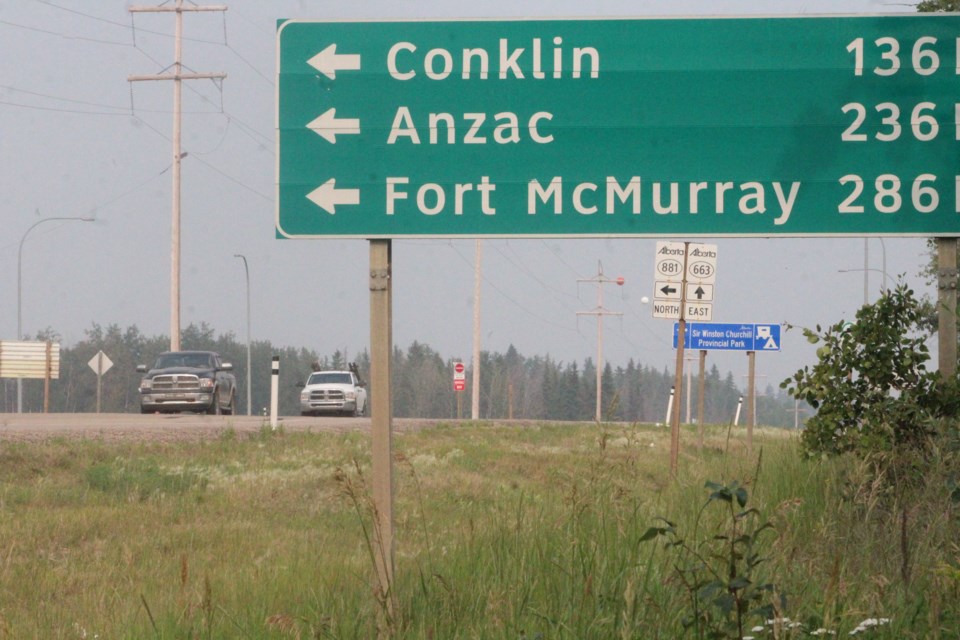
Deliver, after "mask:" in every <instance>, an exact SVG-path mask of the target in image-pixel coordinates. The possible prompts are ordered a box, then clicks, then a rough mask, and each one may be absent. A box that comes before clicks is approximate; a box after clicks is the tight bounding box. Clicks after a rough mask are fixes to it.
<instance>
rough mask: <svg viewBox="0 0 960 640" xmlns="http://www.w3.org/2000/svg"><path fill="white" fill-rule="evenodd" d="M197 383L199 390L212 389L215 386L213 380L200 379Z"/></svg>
mask: <svg viewBox="0 0 960 640" xmlns="http://www.w3.org/2000/svg"><path fill="white" fill-rule="evenodd" d="M199 382H200V388H201V389H213V387H214V385H215V380H214V379H213V378H200V380H199Z"/></svg>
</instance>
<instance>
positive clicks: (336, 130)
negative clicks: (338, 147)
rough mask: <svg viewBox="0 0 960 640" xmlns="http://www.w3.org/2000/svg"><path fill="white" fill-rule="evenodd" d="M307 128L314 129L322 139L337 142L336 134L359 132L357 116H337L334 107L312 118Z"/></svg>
mask: <svg viewBox="0 0 960 640" xmlns="http://www.w3.org/2000/svg"><path fill="white" fill-rule="evenodd" d="M307 128H308V129H310V130H311V131H314V132H315V133H317V134H318V135H321V136H323V139H324V140H326V141H327V142H330V143H332V144H337V135H338V134H341V133H360V120H359V118H339V119H338V118H337V110H336V109H328V110H327V111H325V112H324V113H323V115H321V116H320V117H318V118H316V119H314V120H313V121H312V122H310V124H308V125H307Z"/></svg>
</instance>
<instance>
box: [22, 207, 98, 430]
mask: <svg viewBox="0 0 960 640" xmlns="http://www.w3.org/2000/svg"><path fill="white" fill-rule="evenodd" d="M54 220H61V221H71V220H79V221H80V222H93V221H94V219H93V218H83V217H79V216H56V217H53V218H44V219H43V220H37V221H36V222H34V223H33V224H32V225H30V228H29V229H27V230H26V231H25V232H24V233H23V237H22V238H20V246H19V248H18V249H17V340H23V307H22V302H23V243H24V242H26V240H27V236H28V235H30V232H31V231H33V230H34V229H36V228H37V227H38V226H40V225H41V224H43V223H44V222H53V221H54ZM17 413H23V379H22V378H17Z"/></svg>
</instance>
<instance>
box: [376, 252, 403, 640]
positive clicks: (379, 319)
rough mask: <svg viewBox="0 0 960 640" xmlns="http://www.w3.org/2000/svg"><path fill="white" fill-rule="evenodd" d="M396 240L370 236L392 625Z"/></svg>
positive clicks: (381, 523)
mask: <svg viewBox="0 0 960 640" xmlns="http://www.w3.org/2000/svg"><path fill="white" fill-rule="evenodd" d="M392 248H393V245H392V241H391V240H370V396H371V398H370V422H371V425H370V430H371V435H372V440H373V445H372V465H373V503H374V507H375V510H376V513H375V514H374V516H375V522H374V533H375V536H374V545H375V547H374V556H375V562H376V570H377V590H378V593H377V597H378V599H380V600H381V602H383V607H384V609H383V610H382V613H383V614H385V615H386V616H387V618H388V620H387V623H388V625H389V624H390V622H391V621H392V620H393V619H394V617H395V615H396V611H397V606H396V602H395V600H396V595H395V593H394V590H393V576H394V551H393V401H392V400H393V395H392V389H391V385H390V358H391V355H392V353H391V352H392V351H393V310H392V298H393V295H392V293H393V286H392V282H391V275H392V274H391V271H392V253H393V251H392Z"/></svg>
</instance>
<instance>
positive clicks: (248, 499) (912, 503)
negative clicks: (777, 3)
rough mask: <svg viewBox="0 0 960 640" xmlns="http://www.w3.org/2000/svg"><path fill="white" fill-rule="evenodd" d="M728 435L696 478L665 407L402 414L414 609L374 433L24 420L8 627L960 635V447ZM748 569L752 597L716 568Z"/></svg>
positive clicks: (239, 634) (0, 516)
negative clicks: (385, 533)
mask: <svg viewBox="0 0 960 640" xmlns="http://www.w3.org/2000/svg"><path fill="white" fill-rule="evenodd" d="M706 435H707V438H706V444H705V447H704V450H703V451H702V452H700V451H698V448H697V446H696V444H695V443H696V436H695V434H694V432H693V431H684V434H683V450H682V453H681V464H680V472H679V474H678V479H677V480H672V479H671V478H670V474H669V433H668V431H667V430H665V429H663V428H656V427H652V426H649V425H607V426H597V425H594V424H584V425H572V424H562V425H544V426H529V425H527V426H511V425H498V424H487V423H481V424H465V425H464V424H458V425H456V426H453V425H451V426H439V427H436V428H430V429H426V430H423V431H418V432H412V433H404V434H402V435H397V436H396V437H395V438H394V443H395V454H396V456H395V457H396V463H395V478H396V487H397V494H396V507H395V518H396V536H397V539H396V584H395V589H394V593H393V594H391V595H392V596H393V598H394V599H395V602H396V605H397V608H396V611H395V615H394V616H393V617H392V618H391V617H385V615H384V608H383V606H382V605H381V601H380V599H378V598H377V597H376V594H375V590H374V588H373V583H374V569H373V563H372V561H371V553H373V552H375V550H374V549H372V548H371V544H370V543H369V540H370V537H371V521H372V515H373V510H372V505H371V501H370V499H369V488H368V484H369V467H370V462H369V461H370V454H369V452H370V442H369V436H368V435H365V434H361V433H348V434H329V433H324V434H299V433H298V434H293V433H285V432H283V431H282V430H281V431H277V432H272V431H270V430H269V429H264V430H262V431H261V432H260V433H259V434H257V435H256V436H254V437H247V436H243V437H241V436H238V435H237V434H236V433H235V432H233V431H229V430H228V431H226V432H224V433H223V434H222V435H221V436H220V437H218V438H216V439H212V440H209V441H206V442H202V443H199V444H198V443H196V442H193V443H143V444H138V445H130V444H116V443H106V442H103V441H98V440H53V441H49V442H45V443H40V444H37V443H23V444H8V443H4V444H2V445H0V637H2V638H16V639H20V638H44V639H46V638H51V639H52V638H71V639H73V638H102V639H108V638H109V639H114V638H130V639H141V638H301V639H306V638H357V639H363V640H366V639H369V638H376V637H377V636H378V633H379V634H380V635H382V636H384V637H396V638H435V639H438V640H444V639H451V638H491V639H494V638H496V639H501V638H508V639H521V638H523V639H525V640H534V639H536V638H539V639H542V640H548V639H556V638H566V639H577V640H579V639H586V638H597V639H626V638H637V639H648V638H664V639H669V638H681V637H694V638H699V637H703V638H706V637H723V638H728V637H729V638H736V637H754V638H805V637H841V636H843V637H849V636H850V635H851V634H853V635H854V636H855V637H865V638H958V637H960V612H958V609H960V607H958V602H960V548H958V542H960V518H958V514H957V512H956V511H955V509H956V505H954V504H953V503H952V502H951V500H950V497H951V496H950V491H951V489H955V485H949V484H948V483H949V482H950V481H951V478H952V481H953V482H956V480H957V477H956V475H955V474H956V472H957V463H956V460H955V458H951V457H950V456H948V455H944V456H942V458H941V459H939V460H938V462H937V463H936V464H935V465H934V472H933V473H930V474H929V477H927V478H926V482H921V483H914V484H913V485H911V487H913V488H912V489H911V490H910V491H907V490H901V489H900V488H899V487H900V486H901V484H902V483H899V482H891V481H889V480H891V479H890V478H887V479H886V480H887V481H884V479H882V478H878V477H877V476H876V474H875V473H872V472H871V468H870V465H869V464H868V463H865V462H856V461H853V460H846V459H839V460H838V459H834V460H827V461H804V460H803V459H802V458H801V456H800V455H799V451H798V445H797V442H796V440H795V437H794V435H793V434H791V433H789V432H786V431H779V430H758V431H756V432H755V434H754V450H753V455H747V452H746V451H745V448H744V446H743V444H742V441H743V437H744V434H743V433H742V432H740V431H737V430H734V431H733V432H732V433H730V434H728V430H727V429H726V428H725V427H708V428H707V433H706ZM951 474H954V475H951ZM708 481H711V482H714V483H716V484H715V485H713V488H712V489H706V488H705V483H707V482H708ZM734 482H736V483H738V484H736V485H734V484H733V483H734ZM718 487H721V488H722V489H723V490H718ZM741 489H743V490H741ZM725 491H726V493H725ZM711 494H714V499H713V500H709V497H710V495H711ZM724 496H726V497H728V498H730V497H732V498H733V499H732V500H727V499H724ZM741 500H742V501H743V503H744V505H743V506H741V504H740V502H741ZM749 509H756V511H749V512H747V513H745V514H742V515H739V516H738V515H737V514H741V513H742V512H744V511H747V510H749ZM661 517H662V518H664V519H665V520H666V521H669V523H670V524H669V525H668V524H667V523H666V522H665V520H660V519H658V518H661ZM765 524H769V525H770V526H769V527H764V525H765ZM651 527H654V528H659V530H660V533H662V534H663V535H661V536H658V537H657V538H655V539H652V540H643V538H644V534H645V533H647V532H648V531H649V530H650V528H651ZM718 536H719V537H718ZM681 541H682V542H681ZM670 542H672V543H674V544H673V546H668V545H667V544H665V543H670ZM735 575H736V577H737V585H736V586H737V589H738V590H737V591H736V597H737V598H740V597H745V596H746V595H748V594H749V596H750V597H751V598H753V600H752V601H751V602H749V603H743V604H742V605H741V604H740V603H739V602H735V601H731V598H730V594H731V593H733V592H731V591H730V590H729V589H720V590H719V591H718V590H717V589H716V588H712V587H711V586H710V584H709V583H710V582H711V581H712V582H716V581H717V580H719V581H720V582H724V583H726V584H730V583H732V582H733V580H732V578H733V577H734V576H735ZM741 578H743V579H746V578H749V583H747V582H741V581H740V579H741ZM734 600H736V598H734ZM748 604H749V606H747V605H748ZM762 606H766V609H765V610H762V611H760V612H758V613H750V611H753V610H754V608H756V607H762ZM738 610H742V614H743V615H741V616H740V617H739V618H738V617H737V616H736V611H738ZM691 617H694V618H696V619H697V620H699V621H700V622H699V624H695V625H693V626H689V628H686V627H685V626H684V623H685V621H687V622H689V619H690V618H691ZM711 631H712V632H714V633H716V634H718V635H715V636H710V635H708V633H709V632H711Z"/></svg>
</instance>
